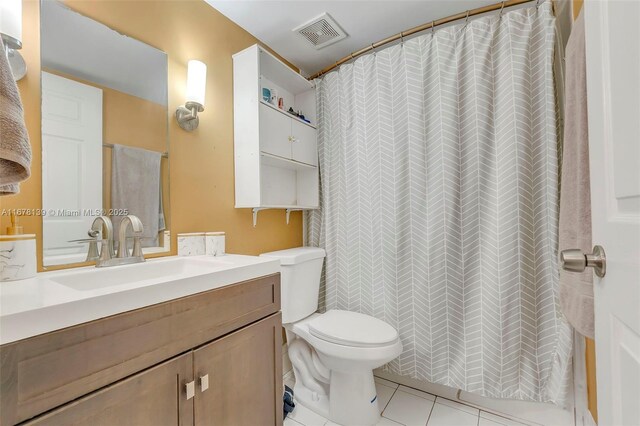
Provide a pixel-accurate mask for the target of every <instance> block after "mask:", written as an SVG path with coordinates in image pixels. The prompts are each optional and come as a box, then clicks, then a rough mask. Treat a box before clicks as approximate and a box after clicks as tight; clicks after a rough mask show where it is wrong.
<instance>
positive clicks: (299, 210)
mask: <svg viewBox="0 0 640 426" xmlns="http://www.w3.org/2000/svg"><path fill="white" fill-rule="evenodd" d="M303 210H304V209H287V225H288V224H289V216H290V215H291V212H301V211H303Z"/></svg>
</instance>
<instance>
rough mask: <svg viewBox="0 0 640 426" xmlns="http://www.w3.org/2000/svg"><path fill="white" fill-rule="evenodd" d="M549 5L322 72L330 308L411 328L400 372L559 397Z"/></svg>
mask: <svg viewBox="0 0 640 426" xmlns="http://www.w3.org/2000/svg"><path fill="white" fill-rule="evenodd" d="M553 54H554V17H553V14H552V11H551V5H550V4H549V3H543V4H541V5H540V6H539V7H538V8H536V7H531V8H526V9H520V10H516V11H512V12H508V13H504V14H503V15H502V16H498V15H494V16H491V17H484V18H480V19H477V20H471V21H469V22H468V23H466V24H462V25H457V26H452V27H447V28H444V29H440V30H437V31H435V32H434V33H427V34H425V35H423V36H420V37H417V38H414V39H411V40H408V41H405V42H404V44H403V45H395V46H392V47H389V48H386V49H384V50H381V51H379V52H376V53H375V54H370V55H368V56H364V57H361V58H359V59H357V60H356V61H355V62H354V63H352V64H348V65H343V66H341V67H340V68H339V70H338V71H335V72H332V73H329V74H327V75H325V76H324V77H322V78H321V79H318V80H316V83H317V93H318V129H319V130H318V144H319V155H320V176H321V208H320V209H319V210H317V211H312V212H310V213H309V216H308V235H307V239H308V243H309V244H310V245H315V246H320V247H324V248H325V249H326V251H327V258H326V263H325V271H324V273H323V291H321V308H326V309H346V310H350V311H357V312H363V313H366V314H369V315H372V316H374V317H377V318H380V319H382V320H385V321H387V322H388V323H390V324H391V325H393V326H394V327H396V328H397V329H398V331H399V333H400V338H401V339H402V344H403V346H404V350H403V352H402V354H401V355H400V357H399V358H397V359H396V360H394V361H392V362H391V363H390V364H389V365H388V366H387V368H388V369H390V370H391V371H392V372H394V373H397V374H401V375H406V376H410V377H413V378H417V379H422V380H427V381H429V382H433V383H440V384H444V385H448V386H452V387H454V388H459V389H464V390H467V391H470V392H476V393H479V394H481V395H484V396H490V397H498V398H515V399H523V400H530V401H545V402H554V403H557V404H562V403H563V398H564V396H565V394H566V391H567V388H568V379H569V376H570V371H571V366H570V362H571V330H570V327H569V325H568V324H567V322H566V321H565V319H564V318H563V317H562V315H561V313H560V311H559V307H558V265H557V260H556V256H557V253H556V251H557V250H556V241H557V236H556V234H557V224H558V142H559V141H558V138H559V136H558V130H557V128H556V124H557V118H556V102H555V90H554V77H553Z"/></svg>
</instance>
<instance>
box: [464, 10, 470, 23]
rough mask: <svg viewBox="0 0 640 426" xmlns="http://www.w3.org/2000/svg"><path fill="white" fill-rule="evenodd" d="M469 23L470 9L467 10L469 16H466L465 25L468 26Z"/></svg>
mask: <svg viewBox="0 0 640 426" xmlns="http://www.w3.org/2000/svg"><path fill="white" fill-rule="evenodd" d="M468 23H469V11H468V10H467V16H466V17H465V18H464V26H465V27H466V26H467V24H468Z"/></svg>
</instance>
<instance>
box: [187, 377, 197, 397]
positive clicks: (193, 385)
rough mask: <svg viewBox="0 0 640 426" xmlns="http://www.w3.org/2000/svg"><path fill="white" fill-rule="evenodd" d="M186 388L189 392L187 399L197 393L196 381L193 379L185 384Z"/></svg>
mask: <svg viewBox="0 0 640 426" xmlns="http://www.w3.org/2000/svg"><path fill="white" fill-rule="evenodd" d="M185 390H186V392H187V399H191V398H193V397H194V396H195V395H196V382H194V381H193V380H192V381H190V382H189V383H187V384H186V385H185Z"/></svg>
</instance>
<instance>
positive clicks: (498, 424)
mask: <svg viewBox="0 0 640 426" xmlns="http://www.w3.org/2000/svg"><path fill="white" fill-rule="evenodd" d="M375 380H376V390H377V391H378V401H379V406H380V409H381V410H382V418H381V420H380V423H378V425H379V426H398V425H404V426H521V425H522V423H518V422H515V421H513V420H510V419H507V418H504V417H500V416H496V415H495V414H491V413H488V412H485V411H481V410H478V409H477V408H474V407H471V406H468V405H465V404H460V403H459V402H455V401H451V400H448V399H445V398H441V397H439V396H435V395H431V394H429V393H426V392H422V391H419V390H416V389H413V388H408V387H406V386H402V385H398V384H397V383H394V382H390V381H389V380H384V379H380V378H378V377H376V379H375ZM285 383H286V384H287V385H288V386H291V387H293V383H292V382H291V378H290V379H289V380H287V381H286V382H285ZM284 424H285V426H337V425H336V424H335V423H333V422H331V421H329V420H327V419H325V418H324V417H322V416H320V415H318V414H316V413H314V412H313V411H311V410H309V409H308V408H306V407H303V406H302V405H301V404H297V405H296V408H295V410H294V411H293V413H291V414H289V416H287V418H286V419H285V421H284ZM346 426H357V425H346Z"/></svg>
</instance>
